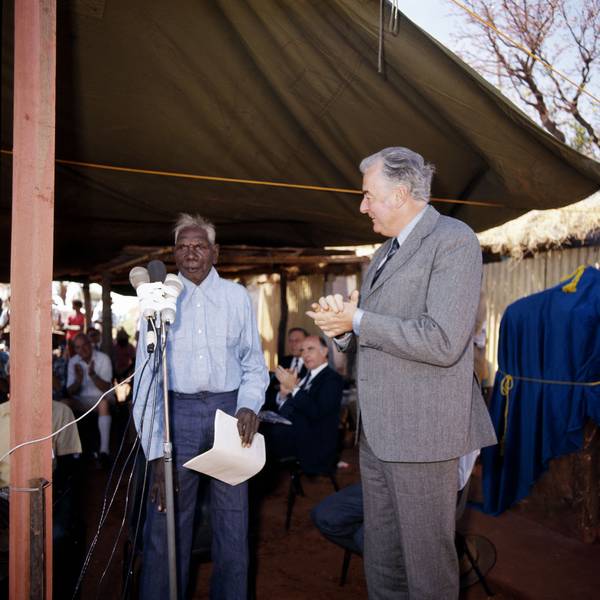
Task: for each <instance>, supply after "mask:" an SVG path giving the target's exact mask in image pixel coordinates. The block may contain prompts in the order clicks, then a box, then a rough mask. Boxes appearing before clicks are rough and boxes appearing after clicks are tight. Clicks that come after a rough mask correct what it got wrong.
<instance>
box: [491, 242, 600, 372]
mask: <svg viewBox="0 0 600 600" xmlns="http://www.w3.org/2000/svg"><path fill="white" fill-rule="evenodd" d="M579 265H590V266H595V267H596V268H600V246H585V247H582V248H567V249H562V250H553V251H550V252H545V253H542V254H537V255H535V256H533V257H531V258H526V259H524V260H521V261H518V262H517V261H513V260H503V261H501V262H496V263H487V264H485V265H484V266H483V289H484V290H485V294H486V306H487V320H486V326H487V333H488V342H487V349H486V356H487V359H488V361H489V362H490V363H491V365H492V371H491V373H492V375H493V373H495V371H496V368H497V366H498V359H497V357H498V333H499V329H500V320H501V319H502V315H503V314H504V311H505V310H506V307H507V306H508V305H509V304H511V303H512V302H514V301H515V300H518V299H519V298H523V297H525V296H529V295H530V294H535V293H536V292H540V291H541V290H545V289H546V288H549V287H552V286H553V285H556V284H557V283H559V282H560V281H561V280H563V279H566V278H567V277H568V276H569V275H571V274H572V273H573V271H575V269H577V267H578V266H579Z"/></svg>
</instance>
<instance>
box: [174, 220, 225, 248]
mask: <svg viewBox="0 0 600 600" xmlns="http://www.w3.org/2000/svg"><path fill="white" fill-rule="evenodd" d="M190 228H194V229H203V230H204V231H206V237H207V238H208V241H209V242H210V243H211V244H214V243H215V238H216V233H215V226H214V225H213V224H212V223H211V222H210V221H209V220H208V219H205V218H204V217H201V216H200V215H190V214H188V213H180V215H179V217H178V218H177V221H176V222H175V227H174V228H173V233H174V234H175V243H177V238H178V237H179V234H180V233H181V232H182V231H183V230H184V229H190Z"/></svg>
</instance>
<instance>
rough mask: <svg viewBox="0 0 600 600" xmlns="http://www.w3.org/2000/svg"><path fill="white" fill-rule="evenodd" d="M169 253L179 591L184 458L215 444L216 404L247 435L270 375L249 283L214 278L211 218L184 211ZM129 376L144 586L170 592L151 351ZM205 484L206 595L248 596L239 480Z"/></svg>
mask: <svg viewBox="0 0 600 600" xmlns="http://www.w3.org/2000/svg"><path fill="white" fill-rule="evenodd" d="M174 255H175V263H176V265H177V267H178V269H179V278H180V279H181V281H182V283H183V286H184V287H183V291H182V293H181V295H180V296H179V298H178V301H177V317H176V320H175V322H174V323H173V326H172V328H171V331H170V334H169V345H168V347H167V368H168V375H169V388H170V393H169V397H170V408H171V433H172V442H173V458H174V465H175V470H176V478H177V479H176V488H177V494H176V501H175V505H176V515H175V519H176V535H177V547H178V553H177V554H178V565H177V567H178V589H179V592H180V594H181V597H185V593H186V587H187V581H188V572H189V562H190V556H191V549H192V541H193V533H194V515H195V505H196V497H197V490H198V480H199V475H198V473H196V472H195V471H191V470H189V469H186V468H185V467H183V466H182V465H183V463H185V462H186V461H187V460H189V459H190V458H192V457H193V456H196V455H197V454H199V453H201V452H203V451H205V450H207V449H209V448H210V447H211V446H212V442H213V436H214V416H215V412H216V410H217V409H221V410H223V411H224V412H226V413H228V414H231V415H235V416H236V417H237V419H238V430H239V433H240V443H242V444H244V445H249V444H250V443H251V442H252V438H253V437H254V434H255V433H256V431H257V429H258V424H259V421H258V417H257V413H258V411H259V409H260V407H261V405H262V404H263V402H264V394H265V390H266V388H267V385H268V382H269V378H268V371H267V367H266V365H265V361H264V357H263V354H262V348H261V345H260V339H259V335H258V330H257V327H256V319H255V316H254V311H253V308H252V304H251V301H250V297H249V296H248V293H247V292H246V290H245V289H244V288H243V287H242V286H240V285H238V284H235V283H233V282H230V281H227V280H225V279H221V278H220V277H219V274H218V273H217V271H216V270H215V268H214V267H213V265H214V264H215V263H216V260H217V256H218V246H217V245H216V244H215V230H214V226H213V225H212V224H211V223H209V222H208V221H206V220H204V219H202V218H201V217H199V216H196V217H192V216H190V215H185V214H184V215H181V216H180V218H179V220H178V222H177V224H176V227H175V249H174ZM146 356H147V355H146V343H145V327H142V328H141V329H140V340H139V343H138V354H137V364H138V365H141V364H143V362H144V361H145V360H146ZM138 380H139V381H136V396H135V397H136V401H135V404H134V408H133V412H134V417H135V422H136V427H137V430H138V435H139V437H140V439H141V441H142V446H143V448H144V453H145V454H146V458H147V459H148V460H150V461H152V463H151V464H152V471H153V476H152V487H151V491H150V495H149V499H148V506H147V510H146V513H147V514H146V523H145V527H144V559H143V571H142V583H141V596H140V597H142V598H144V599H145V600H147V599H152V598H156V599H163V598H167V597H168V573H167V568H166V565H167V557H166V552H167V550H166V548H167V544H166V523H165V521H166V519H165V515H164V508H165V506H164V470H163V460H162V455H163V450H162V442H163V406H162V389H161V388H160V386H161V385H162V377H161V375H160V370H159V369H158V367H156V366H153V360H152V359H151V361H150V362H149V363H148V366H147V367H146V369H145V370H144V373H143V375H142V376H141V377H138ZM210 486H211V493H210V497H211V526H212V532H213V545H212V561H213V572H212V579H211V598H212V597H214V598H224V599H225V598H231V599H232V600H233V599H236V600H237V599H239V598H245V597H246V580H247V568H248V541H247V530H248V508H247V506H248V504H247V502H248V500H247V486H246V484H245V483H243V484H240V485H237V486H230V485H228V484H226V483H223V482H221V481H218V480H216V479H211V480H210Z"/></svg>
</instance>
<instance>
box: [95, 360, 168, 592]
mask: <svg viewBox="0 0 600 600" xmlns="http://www.w3.org/2000/svg"><path fill="white" fill-rule="evenodd" d="M154 362H155V365H154V367H155V370H154V371H153V375H152V379H151V380H150V384H149V386H148V396H149V394H150V390H151V388H152V384H153V383H154V379H155V376H156V367H158V366H159V363H158V359H157V355H156V354H155V361H154ZM154 390H155V394H154V396H155V397H154V401H153V403H152V417H151V421H150V431H151V432H152V431H153V429H154V415H155V407H156V390H157V386H156V385H154ZM147 405H148V402H147V401H146V404H145V405H144V410H143V411H142V415H141V426H140V433H139V437H136V441H135V443H134V446H133V447H136V453H135V458H134V460H133V465H132V469H131V473H130V475H129V481H128V483H127V494H126V496H125V508H124V509H123V517H122V519H121V525H120V527H119V530H118V532H117V535H116V536H115V541H114V543H113V547H112V550H111V552H110V556H109V559H108V562H107V565H106V567H105V569H104V571H103V572H102V575H101V577H100V579H99V581H98V590H97V593H96V597H97V598H98V597H99V596H100V590H101V585H102V582H103V581H104V577H105V576H106V574H107V573H108V569H109V568H110V565H111V563H112V560H113V558H114V555H115V552H116V550H117V546H118V544H119V539H120V538H121V534H122V533H123V528H124V527H125V523H126V522H127V511H128V507H129V498H130V494H131V484H132V482H133V475H134V472H135V465H136V463H137V459H138V456H139V451H140V448H141V447H142V444H141V442H140V438H141V437H142V435H143V423H144V417H145V414H146V408H147ZM133 447H132V450H133ZM129 458H131V455H130V456H129V457H128V459H127V460H129ZM147 465H148V460H147V459H146V471H147ZM144 482H145V477H144ZM144 488H145V483H144ZM144 488H143V489H142V493H141V495H140V508H141V507H143V495H144ZM139 514H141V510H140V513H139ZM139 514H138V520H139ZM136 534H137V532H136ZM133 547H134V548H135V541H134V546H133ZM128 573H129V570H128ZM128 579H129V574H128V576H127V580H128ZM127 580H126V581H127ZM125 589H126V586H125Z"/></svg>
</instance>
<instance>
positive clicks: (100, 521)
mask: <svg viewBox="0 0 600 600" xmlns="http://www.w3.org/2000/svg"><path fill="white" fill-rule="evenodd" d="M149 361H150V357H148V358H147V359H146V360H145V361H144V364H143V366H142V369H141V372H140V377H141V375H142V374H143V372H144V370H145V368H146V366H147V365H148V363H149ZM134 375H135V373H134ZM149 392H150V387H149V388H148V394H149ZM138 393H139V386H138V387H137V388H136V394H135V396H134V398H133V401H132V408H133V406H134V405H135V402H136V399H137V394H138ZM132 414H133V411H132V413H131V415H130V417H129V420H128V424H129V423H130V422H131V418H132ZM124 442H125V436H123V438H122V440H121V445H120V447H119V451H118V452H117V457H116V458H115V462H114V463H113V465H112V468H111V471H110V474H109V478H108V482H107V484H106V488H105V491H104V497H103V501H102V509H101V512H100V517H99V519H98V526H97V528H96V533H95V535H94V538H93V539H92V541H91V542H90V546H89V548H88V551H87V554H86V557H85V559H84V563H83V565H82V568H81V571H80V573H79V577H78V579H77V584H76V586H75V589H74V591H73V598H75V596H76V595H77V592H78V591H79V588H80V586H81V583H82V582H83V579H84V577H85V574H86V571H87V568H88V566H89V563H90V561H91V558H92V555H93V553H94V550H95V548H96V544H97V543H98V539H99V537H100V533H101V531H102V527H103V526H104V524H105V523H106V519H107V518H108V514H109V512H110V509H111V508H112V505H113V502H114V500H115V498H116V495H117V492H118V489H119V485H120V483H121V480H122V478H123V475H124V473H125V469H126V467H127V463H128V462H129V459H130V458H131V454H132V452H133V450H134V448H135V447H136V445H137V442H138V440H137V438H136V441H135V442H134V443H133V444H132V447H131V449H130V451H129V455H128V456H127V458H126V459H125V461H124V463H123V465H122V467H121V472H120V474H119V477H118V480H117V483H116V484H115V487H114V490H113V493H112V496H111V498H110V501H108V496H109V491H110V484H111V481H112V478H113V475H114V472H115V467H116V464H117V461H118V457H119V454H120V453H121V451H122V449H123V446H124ZM107 503H108V505H107Z"/></svg>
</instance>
